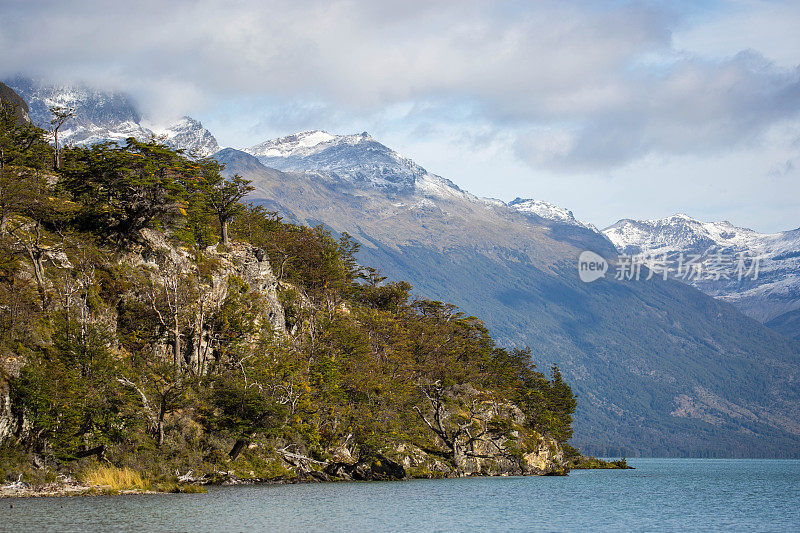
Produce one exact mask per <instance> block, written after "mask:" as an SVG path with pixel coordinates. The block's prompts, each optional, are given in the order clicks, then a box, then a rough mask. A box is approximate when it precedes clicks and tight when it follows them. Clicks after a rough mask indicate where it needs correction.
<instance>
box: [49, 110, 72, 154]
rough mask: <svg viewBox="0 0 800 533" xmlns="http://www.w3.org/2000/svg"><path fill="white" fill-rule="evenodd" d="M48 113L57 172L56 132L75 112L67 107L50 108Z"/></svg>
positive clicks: (59, 150)
mask: <svg viewBox="0 0 800 533" xmlns="http://www.w3.org/2000/svg"><path fill="white" fill-rule="evenodd" d="M50 113H52V114H53V118H52V119H51V120H50V124H52V125H53V142H54V143H55V147H56V152H55V162H54V163H55V164H54V166H55V169H56V170H58V169H60V168H61V148H60V147H59V145H58V131H59V130H60V129H61V126H63V125H64V123H65V122H66V121H67V120H69V119H70V118H71V117H73V116H74V115H75V110H74V109H72V108H68V107H61V106H51V107H50Z"/></svg>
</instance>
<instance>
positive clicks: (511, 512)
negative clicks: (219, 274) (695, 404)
mask: <svg viewBox="0 0 800 533" xmlns="http://www.w3.org/2000/svg"><path fill="white" fill-rule="evenodd" d="M629 462H630V464H632V465H633V466H635V467H636V470H587V471H574V472H572V473H571V474H570V475H569V476H568V477H527V478H466V479H446V480H414V481H406V482H387V483H327V484H307V485H261V486H238V487H211V488H209V491H208V494H168V495H131V496H98V497H76V498H39V499H14V500H10V499H6V500H1V499H0V530H2V531H24V530H28V531H31V530H33V531H98V530H99V531H111V530H114V531H215V530H224V531H246V530H250V531H344V530H353V531H469V530H474V529H482V530H489V531H529V530H547V531H586V530H594V531H620V530H625V531H652V530H667V531H686V530H703V531H730V530H748V531H800V461H791V460H725V459H720V460H717V459H632V460H630V461H629ZM10 503H13V504H14V507H13V509H12V508H10Z"/></svg>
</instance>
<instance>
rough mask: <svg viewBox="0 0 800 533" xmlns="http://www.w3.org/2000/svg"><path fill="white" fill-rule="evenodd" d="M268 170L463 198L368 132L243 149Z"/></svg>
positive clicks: (293, 138)
mask: <svg viewBox="0 0 800 533" xmlns="http://www.w3.org/2000/svg"><path fill="white" fill-rule="evenodd" d="M243 151H244V152H247V153H248V154H251V155H254V156H256V157H257V158H258V159H259V161H261V163H262V164H264V165H266V166H267V167H272V168H275V169H278V170H284V171H299V172H316V173H321V174H324V175H325V176H327V177H328V178H330V179H333V180H337V181H339V182H342V183H348V184H350V185H357V186H366V187H370V188H378V189H382V190H384V191H386V192H389V193H393V194H397V193H401V192H402V193H409V192H411V191H415V190H420V191H422V193H423V194H432V195H434V196H442V195H449V194H462V192H461V190H460V189H459V188H458V187H456V186H455V185H454V184H453V183H451V182H449V181H448V180H445V179H443V178H440V177H438V176H434V175H433V174H430V173H429V172H427V171H426V170H425V169H424V168H422V167H421V166H419V165H417V164H416V163H414V162H413V161H412V160H411V159H408V158H406V157H403V156H401V155H400V154H398V153H397V152H395V151H394V150H392V149H391V148H389V147H387V146H385V145H383V144H381V143H380V142H378V141H376V140H375V139H373V138H372V136H370V134H369V133H367V132H366V131H365V132H362V133H356V134H350V135H333V134H331V133H328V132H326V131H322V130H311V131H303V132H300V133H295V134H292V135H287V136H285V137H279V138H277V139H272V140H269V141H265V142H263V143H260V144H257V145H255V146H251V147H250V148H245V149H243Z"/></svg>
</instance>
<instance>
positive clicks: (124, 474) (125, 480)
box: [81, 466, 150, 491]
mask: <svg viewBox="0 0 800 533" xmlns="http://www.w3.org/2000/svg"><path fill="white" fill-rule="evenodd" d="M81 480H82V481H83V482H84V483H86V484H87V485H90V486H92V487H93V488H100V489H105V490H111V491H121V490H149V489H150V481H148V480H146V479H144V478H143V477H142V475H141V474H139V472H136V471H135V470H131V469H130V468H127V467H125V468H117V467H115V466H97V467H94V468H92V469H91V470H88V471H86V472H84V473H83V475H82V476H81Z"/></svg>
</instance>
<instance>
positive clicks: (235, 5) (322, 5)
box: [0, 0, 800, 170]
mask: <svg viewBox="0 0 800 533" xmlns="http://www.w3.org/2000/svg"><path fill="white" fill-rule="evenodd" d="M681 23H682V19H681V16H680V13H679V12H677V11H674V10H671V9H668V8H665V7H663V5H661V4H654V3H632V4H625V3H622V4H616V3H615V4H613V5H612V6H611V7H608V6H607V5H606V4H605V3H603V2H572V3H563V2H555V1H553V2H547V1H545V2H536V3H524V2H506V3H501V4H490V3H486V2H478V1H457V2H439V3H432V2H422V1H419V2H417V1H411V2H409V1H396V2H395V1H392V2H374V1H373V2H371V1H356V0H354V1H347V2H320V1H299V2H297V1H293V2H288V1H286V2H283V1H276V2H261V1H244V0H240V1H233V0H231V1H213V2H212V1H209V0H196V1H190V0H179V1H172V2H169V3H168V4H167V3H164V2H155V1H140V2H127V3H114V4H110V3H108V2H105V1H75V2H61V1H35V0H34V1H30V0H25V1H11V2H9V1H8V0H5V1H4V2H3V18H2V20H0V48H2V49H4V50H13V53H10V54H8V53H6V54H3V55H2V57H1V58H0V74H3V75H11V74H15V73H18V72H22V73H26V74H32V75H39V76H43V77H45V78H47V79H55V80H56V81H58V80H74V79H80V80H83V81H86V82H89V83H92V84H97V85H101V86H106V87H110V88H114V89H123V90H126V91H128V92H131V93H133V94H135V95H137V96H138V97H139V98H140V99H141V100H142V102H143V104H144V105H145V107H146V109H149V110H150V111H151V113H153V114H165V113H172V114H179V113H183V112H187V111H192V110H195V109H198V108H203V107H204V106H205V107H206V108H213V107H214V106H215V105H218V103H219V102H220V101H229V100H235V99H237V98H238V99H242V100H247V99H248V98H250V99H259V98H266V99H271V101H273V102H283V103H285V110H284V111H274V110H273V111H270V112H268V113H267V114H265V115H263V116H262V117H261V120H262V121H269V123H270V124H276V123H277V124H285V125H286V126H287V127H291V126H294V125H300V124H309V125H310V123H311V122H313V121H314V118H315V117H325V118H326V119H327V120H330V119H331V117H334V120H335V121H339V122H343V121H344V119H342V118H341V117H342V115H347V116H354V117H364V120H366V121H374V120H377V118H379V117H381V116H383V115H384V114H385V113H386V110H387V108H391V106H396V105H399V104H404V103H405V104H408V105H409V106H410V108H411V109H412V110H411V111H409V113H410V114H412V115H414V114H418V113H419V112H420V111H419V110H420V109H421V108H422V109H425V112H427V113H430V114H431V116H434V117H438V118H439V119H441V120H447V116H448V115H451V116H452V115H453V114H455V115H459V114H462V115H463V113H462V112H465V113H466V114H467V115H468V118H469V120H471V121H483V122H484V123H485V124H487V125H489V128H490V129H491V128H494V129H496V130H498V131H501V130H507V131H510V132H513V134H514V136H515V137H516V142H515V143H514V146H515V149H516V153H517V154H518V155H519V156H520V157H522V158H523V159H524V160H526V161H528V162H530V163H531V164H533V165H536V166H545V167H548V168H551V169H566V170H574V169H582V170H586V169H589V170H591V169H603V168H611V167H615V166H619V165H622V164H625V163H627V162H629V161H631V160H634V159H636V158H640V157H642V156H644V155H647V154H651V153H656V154H687V153H688V154H693V153H707V152H714V151H716V150H724V149H729V148H730V147H732V146H736V145H739V144H742V143H752V142H755V141H757V140H758V139H759V137H760V136H761V135H762V134H763V132H764V131H765V130H766V129H768V128H769V127H771V126H772V125H774V124H775V123H777V122H780V121H783V120H786V119H788V118H793V117H796V115H797V113H798V111H799V110H800V98H799V97H800V71H798V70H793V71H791V70H786V69H782V68H780V67H777V66H775V65H774V64H772V63H770V62H769V61H768V60H767V59H765V58H764V57H762V56H761V55H759V54H758V53H757V52H753V51H747V52H742V53H739V54H737V55H734V56H732V57H727V58H716V59H709V58H703V57H700V56H697V55H696V54H689V53H685V52H682V51H680V50H676V49H675V47H674V46H673V41H672V33H673V30H674V28H676V27H677V26H679V25H680V24H681ZM453 109H456V110H457V112H454V111H453ZM464 110H466V111H464ZM376 117H377V118H376ZM442 117H445V118H442ZM432 120H434V119H432ZM452 120H464V116H460V118H458V117H456V118H452ZM255 123H256V124H258V121H255ZM424 126H425V125H424V124H423V125H420V126H418V127H419V128H420V130H424V129H426V127H424ZM427 129H431V128H430V127H429V125H428V126H427Z"/></svg>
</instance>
